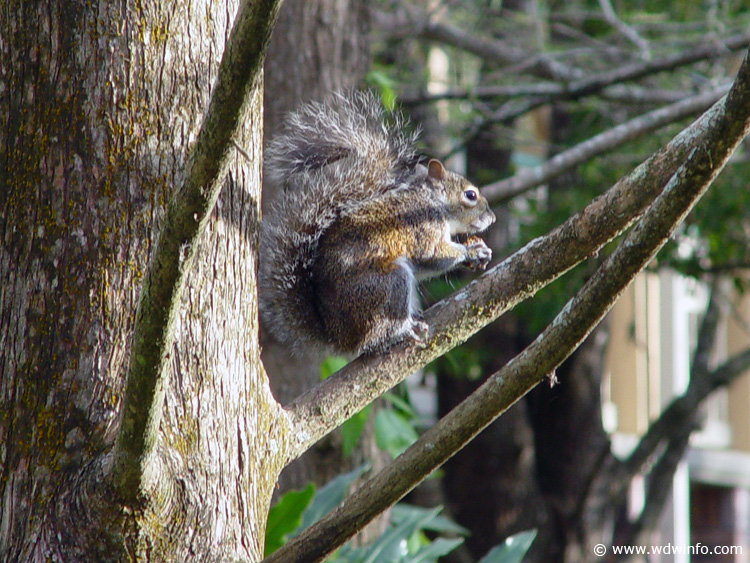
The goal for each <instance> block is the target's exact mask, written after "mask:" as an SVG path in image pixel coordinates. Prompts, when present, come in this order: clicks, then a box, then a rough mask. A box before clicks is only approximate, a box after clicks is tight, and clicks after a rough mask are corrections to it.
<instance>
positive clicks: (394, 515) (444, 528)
mask: <svg viewBox="0 0 750 563" xmlns="http://www.w3.org/2000/svg"><path fill="white" fill-rule="evenodd" d="M441 508H442V507H441ZM428 512H432V511H431V510H429V509H427V508H422V507H421V506H414V505H411V504H407V503H405V502H400V503H398V504H396V505H394V506H393V507H392V508H391V521H392V522H393V523H394V524H399V523H400V522H402V521H404V520H405V519H406V518H408V517H409V516H410V515H412V514H426V513H428ZM423 529H425V530H429V531H430V532H441V533H449V534H458V535H461V536H468V535H469V530H467V529H466V528H464V527H463V526H460V525H458V524H456V523H455V522H454V521H453V520H451V519H450V518H446V517H445V516H441V515H439V514H438V515H437V516H435V517H433V518H432V519H431V520H428V521H426V522H425V523H424V526H423Z"/></svg>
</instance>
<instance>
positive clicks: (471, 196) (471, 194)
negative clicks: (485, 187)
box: [464, 190, 478, 201]
mask: <svg viewBox="0 0 750 563" xmlns="http://www.w3.org/2000/svg"><path fill="white" fill-rule="evenodd" d="M464 197H465V198H466V199H467V200H468V201H476V200H477V197H478V195H477V191H476V190H466V191H465V192H464Z"/></svg>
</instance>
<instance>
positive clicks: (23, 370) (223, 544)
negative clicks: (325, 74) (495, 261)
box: [0, 0, 284, 561]
mask: <svg viewBox="0 0 750 563" xmlns="http://www.w3.org/2000/svg"><path fill="white" fill-rule="evenodd" d="M237 6H238V2H237V1H230V2H229V3H228V5H224V4H217V3H210V2H208V3H207V2H202V1H200V0H197V1H193V2H191V1H189V0H178V1H174V2H171V3H168V4H167V3H157V4H152V3H145V4H141V3H135V4H129V3H102V4H91V3H86V2H76V1H68V2H59V3H52V4H51V5H50V4H49V3H48V2H41V1H27V0H11V1H10V2H9V3H6V5H5V6H4V8H3V10H2V12H0V38H1V39H0V49H1V50H2V53H0V60H1V61H2V62H1V63H0V65H2V66H1V68H0V183H1V184H2V185H0V208H1V209H2V213H1V214H0V236H1V237H2V238H1V239H0V280H1V281H0V286H1V287H2V290H0V315H1V317H2V322H0V342H1V343H2V351H0V401H1V402H2V404H1V405H0V413H2V414H0V444H2V447H1V448H0V465H1V469H0V475H1V477H0V498H2V502H0V560H3V561H29V560H50V559H54V560H60V561H83V560H88V561H100V560H101V561H104V560H120V559H124V558H126V557H129V558H139V559H142V560H153V561H169V560H175V561H184V560H190V561H208V560H219V559H222V560H229V559H233V560H236V559H246V560H247V559H258V558H259V557H260V556H261V555H262V540H263V533H264V529H263V528H264V522H265V511H266V510H267V504H268V501H269V499H270V495H271V492H272V489H273V484H274V480H275V477H276V474H277V471H278V469H279V468H280V467H281V463H282V461H281V460H280V459H279V457H280V454H279V452H280V451H283V449H284V448H283V444H281V443H280V440H282V438H281V430H282V428H281V425H279V424H278V423H277V421H278V420H279V419H278V414H279V413H278V411H277V406H276V404H275V403H274V401H273V399H272V397H271V395H270V393H269V392H268V388H267V385H266V381H265V378H264V376H263V373H262V369H260V367H259V366H260V362H259V350H258V347H257V320H256V319H257V312H256V300H255V298H254V292H255V249H256V246H257V222H258V217H259V206H258V201H259V198H258V193H259V189H258V179H259V173H260V170H259V168H260V167H259V159H260V133H261V129H262V122H261V105H260V104H261V98H260V95H259V94H256V96H255V98H254V100H253V101H252V107H251V111H250V113H251V115H249V116H248V120H247V121H246V126H245V128H244V132H243V134H242V138H238V139H236V141H237V143H238V144H239V145H241V146H243V147H244V148H245V150H246V152H247V153H249V157H250V160H247V159H246V158H245V157H243V156H240V154H239V153H236V154H235V155H234V156H233V157H232V158H230V165H229V173H228V180H227V181H226V183H225V186H224V189H223V192H222V194H221V197H220V199H219V202H218V204H217V207H216V208H215V210H214V213H213V215H212V217H211V219H210V222H209V225H208V227H207V229H206V231H205V232H204V233H203V236H202V237H201V239H200V242H199V244H198V248H197V253H196V256H195V260H194V263H193V266H192V270H191V271H190V274H189V275H188V279H187V283H186V287H185V291H184V293H183V300H182V301H183V303H182V307H181V312H180V315H179V318H178V321H177V330H176V333H177V334H176V338H175V340H174V342H175V344H174V345H173V346H172V349H171V350H170V351H169V362H168V365H169V367H168V373H167V374H166V375H165V378H164V389H163V391H164V396H165V400H164V407H163V416H162V418H161V428H160V432H159V433H158V435H159V439H158V443H157V445H156V448H155V452H156V453H155V455H154V456H152V457H151V458H150V459H148V460H143V463H144V465H145V467H147V471H146V476H145V478H144V482H143V487H142V489H141V499H142V502H141V503H139V504H138V505H136V506H122V505H121V503H119V502H117V501H116V500H115V498H114V497H113V494H112V492H111V489H110V487H109V485H108V479H107V477H108V475H109V473H108V471H109V469H110V468H111V456H108V455H107V454H108V453H109V452H110V450H111V447H112V444H113V441H114V438H115V433H116V431H117V429H118V413H119V410H120V404H121V399H122V393H123V390H124V376H125V373H126V371H127V368H128V362H129V361H130V358H129V345H130V339H131V335H132V329H133V323H134V312H135V309H136V305H137V299H138V295H139V289H140V287H141V281H142V279H143V276H144V273H145V272H146V267H147V264H148V260H149V254H150V251H151V249H152V247H153V245H154V244H155V241H156V240H157V236H158V231H159V227H160V220H161V218H162V216H163V212H164V208H165V205H166V202H167V201H168V199H169V198H170V195H171V194H172V193H173V190H174V187H175V186H176V185H178V184H179V183H180V181H181V180H182V174H183V169H184V165H185V159H186V155H187V152H188V149H189V147H190V144H191V143H192V142H193V141H194V139H195V135H196V132H197V130H198V127H199V126H200V123H201V117H202V115H203V112H204V111H205V109H206V105H207V102H208V99H209V96H210V93H211V87H212V85H213V83H214V80H215V77H216V71H217V67H218V64H219V61H220V59H221V55H222V53H223V51H224V45H225V41H226V39H227V37H228V36H229V32H230V30H231V28H232V23H233V19H234V14H235V13H236V11H237ZM256 91H257V89H256ZM144 408H145V406H144ZM126 553H127V555H126Z"/></svg>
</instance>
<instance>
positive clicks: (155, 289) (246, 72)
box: [112, 0, 280, 502]
mask: <svg viewBox="0 0 750 563" xmlns="http://www.w3.org/2000/svg"><path fill="white" fill-rule="evenodd" d="M279 6H280V0H258V1H250V0H244V1H242V2H241V3H240V6H239V9H238V12H237V16H236V18H235V21H234V25H233V28H232V32H231V34H230V36H229V39H228V40H227V43H226V47H225V50H224V54H223V56H222V59H221V63H220V65H219V70H218V75H217V79H216V83H215V85H214V89H213V92H212V94H211V99H210V101H209V105H208V109H207V110H206V114H205V117H204V120H203V123H202V125H201V128H200V131H199V132H198V137H197V139H196V141H195V144H194V145H193V148H192V150H191V152H190V154H189V156H188V159H187V164H186V170H185V179H184V181H183V183H182V185H181V186H179V188H178V189H177V191H176V192H175V194H174V196H173V197H172V198H171V200H170V202H169V204H168V205H167V209H166V214H165V217H164V222H163V224H162V226H161V232H160V234H159V238H158V241H157V243H156V247H155V249H154V253H153V255H152V256H151V260H150V261H149V265H148V271H147V272H146V275H145V278H144V282H143V286H142V288H141V293H140V300H139V303H138V310H137V312H136V318H135V326H134V329H133V344H132V349H131V356H130V365H129V369H128V375H127V381H126V387H125V395H124V400H123V406H122V422H121V425H120V429H119V432H118V435H117V441H116V444H115V452H114V453H115V456H114V466H113V473H112V478H113V483H114V485H115V488H116V490H117V492H118V493H119V495H120V496H121V498H122V499H123V500H125V501H126V502H135V501H136V499H137V497H138V494H139V488H140V484H141V479H142V471H143V462H144V460H145V458H146V456H147V455H148V454H149V453H150V451H151V449H152V448H153V446H154V443H155V441H156V434H157V431H158V427H159V419H160V416H161V411H162V403H163V397H164V382H163V381H162V377H163V375H162V374H163V367H164V364H165V361H166V358H167V354H168V352H167V351H168V350H169V347H170V340H171V337H172V333H173V330H172V328H173V325H174V319H175V318H176V315H177V309H178V307H179V303H180V295H181V291H182V286H183V281H184V279H185V275H186V273H187V272H188V270H189V268H190V264H191V261H192V260H191V259H192V256H193V253H194V249H195V243H196V241H197V240H198V237H199V236H200V234H201V232H202V231H203V230H204V229H205V226H206V223H207V220H208V217H209V215H210V213H211V211H212V209H213V207H214V203H215V202H216V199H217V197H218V195H219V191H220V189H221V186H222V181H223V179H224V173H225V170H226V165H227V155H228V152H229V150H230V147H231V140H232V138H233V137H234V136H235V134H236V131H237V129H238V128H239V127H240V126H241V125H242V123H243V119H244V118H245V117H246V113H247V112H246V102H247V100H248V99H250V93H251V92H252V91H253V89H255V88H258V87H260V85H261V84H262V83H261V80H260V76H261V70H262V66H263V59H264V56H265V49H266V45H267V43H268V38H269V36H270V33H271V29H272V28H273V25H274V23H275V21H276V15H277V14H278V9H279Z"/></svg>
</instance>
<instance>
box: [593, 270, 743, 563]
mask: <svg viewBox="0 0 750 563" xmlns="http://www.w3.org/2000/svg"><path fill="white" fill-rule="evenodd" d="M729 293H730V294H731V292H729ZM707 300H708V291H707V289H706V288H705V287H704V286H702V285H701V284H699V283H697V282H695V281H694V280H690V279H687V278H684V277H681V276H680V275H678V274H675V273H674V272H671V271H662V272H660V273H658V274H655V273H650V274H641V275H640V276H639V277H638V278H637V279H636V280H635V282H634V283H633V284H632V285H631V286H630V287H629V288H628V290H627V292H626V293H625V294H624V295H623V297H622V298H621V299H620V300H619V301H618V303H617V304H616V305H615V307H614V308H613V310H612V312H611V313H610V317H609V322H610V342H609V347H608V352H607V366H608V367H607V373H606V374H605V378H604V389H603V401H604V408H603V418H604V424H605V428H607V430H608V431H609V432H610V433H611V436H612V440H613V446H614V450H615V452H616V453H617V454H618V455H622V456H625V455H627V453H628V452H629V451H630V450H631V449H632V448H633V446H634V445H635V444H636V443H637V441H638V439H639V437H640V436H641V435H642V434H643V433H644V432H645V431H646V429H647V428H648V426H649V424H650V423H651V422H652V421H653V420H655V419H656V418H657V417H658V415H659V413H660V412H661V411H662V410H663V409H664V407H665V406H666V405H668V404H669V403H670V401H671V400H672V399H674V398H675V397H676V396H679V395H680V394H682V393H683V392H684V390H685V389H686V387H687V384H688V382H689V378H690V363H691V358H692V352H693V350H694V347H695V343H696V340H697V332H698V328H699V323H700V320H701V318H702V315H703V312H704V311H705V308H706V304H707ZM729 301H730V303H726V305H727V306H726V307H725V309H726V311H725V314H724V315H723V318H722V321H721V323H720V327H719V335H718V340H717V346H716V350H715V353H714V357H713V365H720V364H721V363H722V362H723V361H724V360H725V359H727V358H729V357H731V356H732V355H733V354H736V353H738V352H740V351H742V350H744V349H746V348H748V347H750V296H747V295H746V296H745V297H744V298H743V297H740V296H738V295H736V296H735V297H733V298H730V299H729ZM701 415H702V417H701V429H700V430H699V431H698V432H695V433H694V434H693V435H692V437H691V441H690V446H689V451H688V454H687V456H686V458H685V459H684V460H683V462H682V463H681V464H680V466H679V468H678V470H677V472H676V474H675V476H674V479H673V482H672V497H671V500H670V502H669V504H668V506H667V507H666V509H665V511H664V514H663V516H662V524H661V527H660V529H659V531H658V532H657V533H656V534H655V537H653V538H652V544H653V545H666V544H670V543H671V544H672V545H675V546H691V545H693V546H695V545H697V544H698V543H700V545H702V546H708V547H709V548H712V549H713V547H715V546H741V547H742V552H743V553H742V554H741V555H734V556H722V557H720V558H718V559H717V558H716V556H715V555H711V556H701V555H693V556H690V555H687V554H685V555H669V556H666V557H663V558H661V559H659V558H654V557H652V558H650V559H649V561H670V562H671V561H675V562H678V563H679V562H687V561H693V562H696V561H717V560H721V561H735V562H743V563H749V562H750V372H748V373H745V374H744V375H742V376H740V377H739V378H738V379H736V380H735V381H734V382H733V383H732V384H731V385H730V386H729V387H728V388H725V389H720V390H718V391H716V392H715V393H714V394H713V395H711V396H710V397H709V398H708V399H707V400H706V401H705V403H704V405H703V408H702V412H701ZM643 496H644V483H643V482H639V483H637V484H636V485H634V486H633V490H632V491H631V504H632V507H631V508H632V509H633V510H634V511H637V510H639V508H640V506H642V503H643V502H644V498H643Z"/></svg>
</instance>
